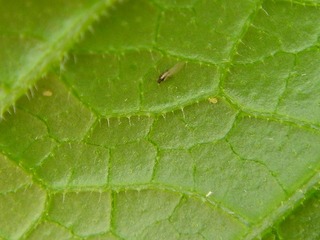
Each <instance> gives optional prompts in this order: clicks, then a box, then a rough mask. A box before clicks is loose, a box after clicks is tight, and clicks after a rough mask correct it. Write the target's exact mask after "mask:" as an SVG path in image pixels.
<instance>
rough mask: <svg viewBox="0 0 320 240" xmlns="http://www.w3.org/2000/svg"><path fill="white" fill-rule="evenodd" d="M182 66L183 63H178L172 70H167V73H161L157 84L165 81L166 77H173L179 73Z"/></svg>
mask: <svg viewBox="0 0 320 240" xmlns="http://www.w3.org/2000/svg"><path fill="white" fill-rule="evenodd" d="M184 64H185V63H184V62H179V63H177V64H176V65H174V66H173V67H172V68H170V69H169V70H167V71H165V72H164V73H162V74H161V75H160V76H159V78H158V80H157V82H158V83H161V82H163V81H165V80H167V78H168V77H171V76H172V75H174V74H176V73H177V72H179V71H180V70H181V69H182V68H183V66H184Z"/></svg>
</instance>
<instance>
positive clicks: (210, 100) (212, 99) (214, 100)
mask: <svg viewBox="0 0 320 240" xmlns="http://www.w3.org/2000/svg"><path fill="white" fill-rule="evenodd" d="M208 100H209V102H210V103H213V104H215V103H217V102H218V99H217V98H215V97H210V98H208Z"/></svg>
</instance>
